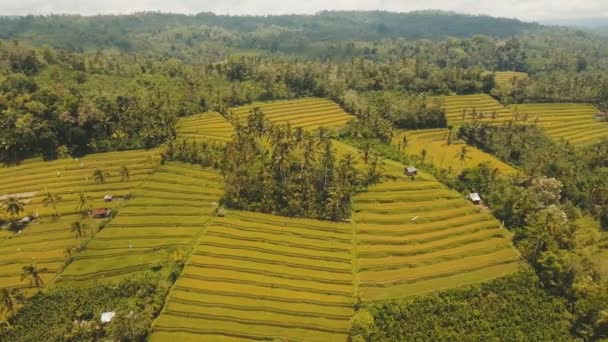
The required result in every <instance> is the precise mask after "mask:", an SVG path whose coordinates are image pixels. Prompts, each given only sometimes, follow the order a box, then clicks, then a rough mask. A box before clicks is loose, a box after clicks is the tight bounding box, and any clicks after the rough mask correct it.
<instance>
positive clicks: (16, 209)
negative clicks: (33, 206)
mask: <svg viewBox="0 0 608 342" xmlns="http://www.w3.org/2000/svg"><path fill="white" fill-rule="evenodd" d="M4 208H5V210H6V212H8V213H9V214H10V215H11V216H17V215H19V213H20V212H22V211H24V210H25V204H24V203H23V202H21V200H19V198H17V197H9V198H7V199H6V200H5V201H4Z"/></svg>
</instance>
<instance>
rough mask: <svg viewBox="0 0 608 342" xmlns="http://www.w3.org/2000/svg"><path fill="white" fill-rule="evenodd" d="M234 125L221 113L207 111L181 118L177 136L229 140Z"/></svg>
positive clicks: (216, 140) (196, 139)
mask: <svg viewBox="0 0 608 342" xmlns="http://www.w3.org/2000/svg"><path fill="white" fill-rule="evenodd" d="M233 134H234V127H233V126H232V124H231V123H230V122H228V120H226V119H225V118H224V117H223V116H222V115H221V114H219V113H216V112H207V113H202V114H197V115H192V116H188V117H184V118H181V119H180V121H179V123H178V125H177V137H178V138H184V139H188V140H195V141H210V142H228V141H230V140H231V139H232V135H233Z"/></svg>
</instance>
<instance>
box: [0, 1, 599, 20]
mask: <svg viewBox="0 0 608 342" xmlns="http://www.w3.org/2000/svg"><path fill="white" fill-rule="evenodd" d="M421 9H441V10H450V11H456V12H464V13H471V14H489V15H492V16H502V17H515V18H520V19H523V20H528V21H537V20H551V19H565V18H587V17H594V18H597V17H605V18H607V24H608V0H424V1H420V0H282V1H277V0H274V1H273V0H213V1H209V0H0V14H1V15H23V14H49V13H78V14H85V15H90V14H99V13H132V12H141V11H162V12H175V13H198V12H207V11H209V12H214V13H217V14H226V13H227V14H285V13H315V12H317V11H320V10H387V11H398V12H407V11H412V10H421Z"/></svg>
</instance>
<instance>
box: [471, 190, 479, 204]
mask: <svg viewBox="0 0 608 342" xmlns="http://www.w3.org/2000/svg"><path fill="white" fill-rule="evenodd" d="M469 199H470V200H471V202H473V204H481V197H480V196H479V194H478V193H476V192H472V193H470V194H469Z"/></svg>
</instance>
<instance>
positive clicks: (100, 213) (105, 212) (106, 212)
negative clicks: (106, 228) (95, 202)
mask: <svg viewBox="0 0 608 342" xmlns="http://www.w3.org/2000/svg"><path fill="white" fill-rule="evenodd" d="M110 214H112V210H111V209H108V208H97V209H95V210H93V212H92V213H91V216H93V218H107V217H110Z"/></svg>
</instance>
